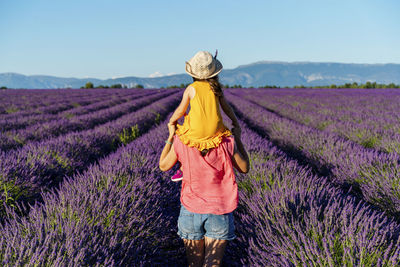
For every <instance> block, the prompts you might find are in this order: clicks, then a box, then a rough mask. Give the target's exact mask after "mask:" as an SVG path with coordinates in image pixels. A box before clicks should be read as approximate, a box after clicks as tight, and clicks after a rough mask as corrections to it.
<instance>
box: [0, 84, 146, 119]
mask: <svg viewBox="0 0 400 267" xmlns="http://www.w3.org/2000/svg"><path fill="white" fill-rule="evenodd" d="M141 91H145V90H121V89H119V90H117V89H114V90H110V89H102V90H101V89H96V90H6V91H0V100H1V101H0V118H3V117H15V116H24V115H29V114H33V113H36V114H40V113H54V112H56V111H57V110H58V109H66V108H68V106H67V105H68V104H74V105H81V103H82V104H84V103H85V101H90V100H91V99H95V98H107V97H118V96H120V95H127V94H136V93H137V92H141ZM82 100H83V101H82Z"/></svg>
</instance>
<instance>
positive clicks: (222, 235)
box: [159, 123, 249, 266]
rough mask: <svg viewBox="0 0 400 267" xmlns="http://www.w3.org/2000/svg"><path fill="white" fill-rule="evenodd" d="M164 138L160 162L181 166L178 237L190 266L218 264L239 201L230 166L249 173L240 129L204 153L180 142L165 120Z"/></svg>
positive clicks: (231, 236) (164, 166) (231, 232)
mask: <svg viewBox="0 0 400 267" xmlns="http://www.w3.org/2000/svg"><path fill="white" fill-rule="evenodd" d="M168 130H169V137H168V139H167V140H166V141H165V143H166V144H165V146H164V149H163V151H162V152H161V156H160V162H159V166H160V169H161V170H162V171H168V170H169V169H171V168H172V167H173V166H174V165H175V163H176V162H177V161H178V160H179V161H180V162H181V163H182V166H183V168H184V171H183V180H182V187H181V197H180V200H181V209H180V214H179V219H178V235H179V236H180V237H181V238H182V239H183V242H184V245H185V248H186V256H187V259H188V263H189V266H203V265H204V266H220V264H221V261H222V258H223V255H224V251H225V247H226V245H227V244H228V242H229V240H233V239H234V238H235V237H236V236H235V233H234V230H235V226H234V218H233V213H232V212H233V210H234V209H236V207H237V203H238V192H237V184H236V181H235V176H234V171H233V167H235V168H236V169H237V170H238V171H239V172H242V173H247V172H248V171H249V158H248V155H247V152H246V150H245V149H244V147H243V144H242V141H241V136H240V135H241V132H240V128H238V127H235V128H233V129H232V133H233V136H229V137H224V138H223V140H222V143H221V144H220V145H219V146H218V147H216V148H212V149H210V150H208V151H207V154H205V155H203V154H202V153H201V152H200V151H199V150H198V149H196V148H194V147H189V146H187V145H185V144H183V143H182V142H181V141H180V139H179V138H178V137H177V136H176V135H175V130H176V126H175V125H174V124H172V123H168Z"/></svg>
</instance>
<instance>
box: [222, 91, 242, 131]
mask: <svg viewBox="0 0 400 267" xmlns="http://www.w3.org/2000/svg"><path fill="white" fill-rule="evenodd" d="M219 103H220V105H221V108H222V110H223V111H224V112H225V114H226V115H227V116H228V117H229V118H230V119H231V121H232V124H233V127H235V128H240V126H239V122H238V120H237V118H236V116H235V113H234V112H233V110H232V108H231V106H230V105H229V104H228V102H226V100H225V97H224V96H220V97H219Z"/></svg>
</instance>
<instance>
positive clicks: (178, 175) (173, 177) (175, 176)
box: [171, 170, 183, 182]
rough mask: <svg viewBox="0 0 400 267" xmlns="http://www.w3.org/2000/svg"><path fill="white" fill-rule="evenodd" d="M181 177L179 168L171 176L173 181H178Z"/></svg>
mask: <svg viewBox="0 0 400 267" xmlns="http://www.w3.org/2000/svg"><path fill="white" fill-rule="evenodd" d="M182 179H183V173H182V171H181V170H177V171H176V173H175V174H174V176H172V177H171V180H172V181H173V182H178V181H180V180H182Z"/></svg>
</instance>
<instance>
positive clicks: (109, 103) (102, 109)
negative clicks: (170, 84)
mask: <svg viewBox="0 0 400 267" xmlns="http://www.w3.org/2000/svg"><path fill="white" fill-rule="evenodd" d="M155 93H156V91H145V92H143V93H141V94H135V95H133V96H132V95H129V96H126V97H120V98H118V99H117V100H105V101H99V102H96V103H92V104H90V105H87V106H83V107H77V108H74V109H71V110H67V111H64V112H60V113H58V114H46V115H42V116H40V118H41V120H38V119H35V120H32V119H31V118H30V117H28V118H27V119H28V120H23V125H27V124H32V125H31V126H28V127H25V128H23V127H21V121H18V125H15V124H14V125H13V126H14V129H12V130H9V131H5V132H2V133H0V149H1V150H3V151H7V150H10V149H15V148H18V147H22V146H24V145H25V144H27V143H28V142H32V141H40V140H42V139H49V138H54V137H57V136H59V135H62V134H66V133H68V132H72V131H82V130H86V129H91V128H93V127H95V126H97V125H99V124H102V123H105V122H107V121H109V120H113V119H116V118H118V117H120V116H122V115H124V114H125V113H128V112H131V111H132V110H135V109H137V107H138V106H140V105H144V104H148V103H150V102H151V101H155V100H157V99H158V98H160V97H162V95H161V96H160V94H155ZM158 93H159V92H158ZM143 97H144V98H143ZM11 125H12V124H10V123H8V125H7V126H8V127H12V126H11Z"/></svg>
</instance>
